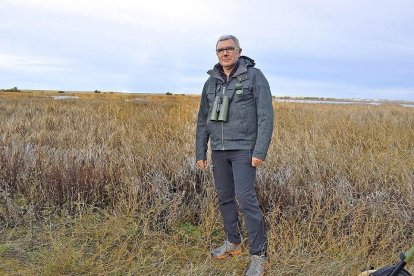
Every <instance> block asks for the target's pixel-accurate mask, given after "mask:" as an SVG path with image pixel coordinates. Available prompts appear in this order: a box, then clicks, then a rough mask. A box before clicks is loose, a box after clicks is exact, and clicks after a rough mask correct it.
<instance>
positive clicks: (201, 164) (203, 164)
mask: <svg viewBox="0 0 414 276" xmlns="http://www.w3.org/2000/svg"><path fill="white" fill-rule="evenodd" d="M197 166H198V168H199V169H200V170H205V169H207V166H208V165H207V160H198V161H197Z"/></svg>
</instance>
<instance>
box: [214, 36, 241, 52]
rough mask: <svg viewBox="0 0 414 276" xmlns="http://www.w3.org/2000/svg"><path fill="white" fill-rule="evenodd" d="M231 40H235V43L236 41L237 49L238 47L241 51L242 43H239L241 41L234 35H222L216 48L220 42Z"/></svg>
mask: <svg viewBox="0 0 414 276" xmlns="http://www.w3.org/2000/svg"><path fill="white" fill-rule="evenodd" d="M229 39H231V40H233V41H234V43H236V47H237V48H239V49H241V48H240V43H239V40H238V39H237V37H235V36H234V35H222V36H220V37H219V39H218V40H217V43H216V47H217V44H218V43H219V42H220V41H224V40H229Z"/></svg>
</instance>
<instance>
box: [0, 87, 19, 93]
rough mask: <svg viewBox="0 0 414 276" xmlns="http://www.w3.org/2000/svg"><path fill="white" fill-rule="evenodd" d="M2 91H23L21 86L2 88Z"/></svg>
mask: <svg viewBox="0 0 414 276" xmlns="http://www.w3.org/2000/svg"><path fill="white" fill-rule="evenodd" d="M1 91H4V92H22V91H21V90H20V89H19V88H17V87H13V88H9V89H2V90H1Z"/></svg>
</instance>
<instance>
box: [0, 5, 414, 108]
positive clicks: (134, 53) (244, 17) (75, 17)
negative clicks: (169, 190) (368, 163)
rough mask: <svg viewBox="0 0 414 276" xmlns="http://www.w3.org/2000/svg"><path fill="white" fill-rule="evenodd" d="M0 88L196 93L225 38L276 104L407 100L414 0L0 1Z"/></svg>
mask: <svg viewBox="0 0 414 276" xmlns="http://www.w3.org/2000/svg"><path fill="white" fill-rule="evenodd" d="M0 7H1V9H0V22H1V23H0V34H1V35H0V88H11V87H15V86H16V87H18V88H21V89H54V90H95V89H98V90H102V91H122V92H157V93H165V92H173V93H180V94H181V93H194V94H197V93H198V94H199V93H201V89H202V87H203V85H204V82H205V81H206V79H207V77H208V75H207V74H206V72H207V70H209V69H211V68H212V67H213V65H214V64H215V63H217V57H216V55H215V44H216V40H217V38H218V37H219V36H221V35H223V34H234V35H235V36H237V37H238V38H239V40H240V43H241V47H242V48H243V54H244V55H246V56H248V57H250V58H252V59H254V60H255V62H256V67H258V68H260V69H261V70H262V71H263V73H264V74H265V76H266V77H267V79H268V81H269V83H270V86H271V89H272V93H273V95H275V96H307V97H309V96H314V97H334V98H366V99H378V98H383V99H403V100H414V1H412V0H393V1H390V0H275V1H270V0H269V1H265V0H254V1H247V0H226V1H217V0H205V1H201V0H175V1H173V0H171V1H167V0H164V1H161V0H145V1H140V0H135V1H133V0H112V1H110V0H99V1H98V0H80V1H78V0H20V1H19V0H0Z"/></svg>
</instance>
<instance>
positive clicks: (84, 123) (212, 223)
mask: <svg viewBox="0 0 414 276" xmlns="http://www.w3.org/2000/svg"><path fill="white" fill-rule="evenodd" d="M51 95H57V94H53V93H41V92H36V93H6V92H3V93H0V223H1V227H0V231H1V232H0V242H1V244H0V274H27V275H29V274H43V275H57V274H60V275H69V274H70V275H80V274H90V275H102V274H104V275H105V274H114V275H124V274H127V275H128V274H129V275H240V274H241V273H242V272H243V270H244V269H245V266H246V265H247V263H248V254H247V248H246V250H245V253H243V255H242V256H240V257H236V258H233V259H231V260H230V261H224V262H223V261H220V262H219V261H216V260H212V259H211V258H210V257H209V250H210V249H211V248H212V247H214V246H215V245H217V244H219V243H220V242H221V241H222V239H223V234H222V229H221V227H222V226H221V219H220V216H219V213H218V210H217V200H216V196H215V191H214V185H213V183H212V176H211V172H210V171H206V172H200V171H198V170H197V169H196V167H195V160H194V137H195V135H194V134H195V122H196V115H197V108H198V101H199V98H198V97H193V96H163V95H159V96H150V95H133V94H129V95H127V94H118V93H113V94H110V93H100V94H94V93H74V94H71V95H76V96H78V97H79V99H65V100H55V99H53V98H51V97H50V96H51ZM275 110H276V112H275V122H276V123H275V131H274V136H273V142H272V144H271V147H270V149H269V154H268V158H267V160H266V163H265V165H264V166H263V167H262V168H260V169H259V170H258V176H257V192H258V196H259V200H260V203H261V206H262V208H263V211H264V213H265V216H266V221H267V225H268V236H269V254H270V258H271V260H272V267H271V269H270V274H271V275H357V274H358V273H359V272H360V271H361V270H363V269H367V268H369V267H370V266H374V267H380V266H383V265H389V264H392V263H396V262H397V261H398V259H397V255H398V252H400V251H404V250H406V249H408V248H409V247H410V246H411V245H412V242H413V240H414V234H413V231H412V229H413V227H414V219H413V213H414V191H413V185H414V142H413V141H414V109H413V108H404V107H401V106H398V105H392V104H388V105H381V106H368V105H306V104H294V103H277V104H275ZM245 245H247V241H246V242H245ZM409 268H411V270H412V266H411V267H410V266H409Z"/></svg>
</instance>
